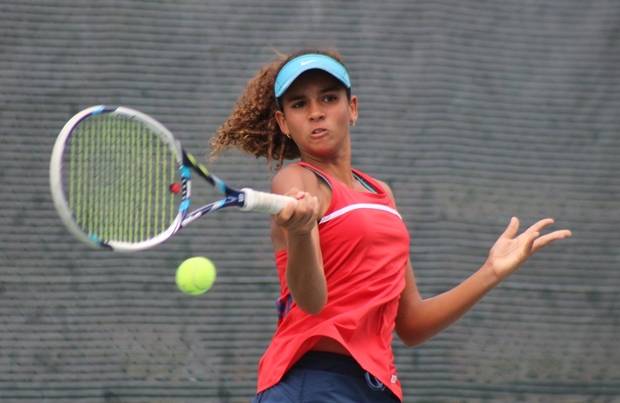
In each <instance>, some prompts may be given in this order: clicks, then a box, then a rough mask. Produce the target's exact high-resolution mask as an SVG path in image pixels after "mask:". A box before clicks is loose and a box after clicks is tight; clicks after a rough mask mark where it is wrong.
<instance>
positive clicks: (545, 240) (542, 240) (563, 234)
mask: <svg viewBox="0 0 620 403" xmlns="http://www.w3.org/2000/svg"><path fill="white" fill-rule="evenodd" d="M572 235H573V233H572V232H571V231H569V230H567V229H563V230H558V231H553V232H550V233H549V234H546V235H543V236H541V237H539V238H538V239H536V240H535V241H534V244H533V245H532V251H533V252H536V251H538V250H540V249H541V248H544V247H545V246H547V245H549V244H551V243H552V242H555V241H558V240H560V239H566V238H570V237H571V236H572Z"/></svg>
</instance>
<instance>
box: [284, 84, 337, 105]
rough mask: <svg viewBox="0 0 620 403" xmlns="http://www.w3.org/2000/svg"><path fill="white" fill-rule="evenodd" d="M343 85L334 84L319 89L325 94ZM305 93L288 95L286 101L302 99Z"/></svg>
mask: <svg viewBox="0 0 620 403" xmlns="http://www.w3.org/2000/svg"><path fill="white" fill-rule="evenodd" d="M341 87H342V86H341V85H339V84H334V85H330V86H328V87H325V88H323V89H322V90H321V91H319V93H321V94H324V93H326V92H332V91H338V90H339V89H340V88H341ZM304 98H305V95H303V94H297V95H296V94H293V95H292V96H290V97H287V99H286V102H294V101H299V100H301V99H304Z"/></svg>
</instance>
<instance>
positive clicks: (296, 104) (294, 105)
mask: <svg viewBox="0 0 620 403" xmlns="http://www.w3.org/2000/svg"><path fill="white" fill-rule="evenodd" d="M305 104H306V103H305V101H295V102H293V103H292V104H291V108H293V109H299V108H303V107H304V105H305Z"/></svg>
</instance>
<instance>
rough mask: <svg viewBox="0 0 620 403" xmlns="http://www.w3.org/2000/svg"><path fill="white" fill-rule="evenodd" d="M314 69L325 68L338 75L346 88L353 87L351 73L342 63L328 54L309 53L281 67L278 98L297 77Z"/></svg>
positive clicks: (276, 91) (276, 87) (278, 80)
mask: <svg viewBox="0 0 620 403" xmlns="http://www.w3.org/2000/svg"><path fill="white" fill-rule="evenodd" d="M312 69H319V70H323V71H325V72H327V73H329V74H331V75H332V76H334V77H336V78H337V79H338V80H339V81H340V82H341V83H342V84H343V85H344V86H345V87H346V88H351V79H350V78H349V73H348V72H347V69H346V68H345V67H344V66H343V65H342V63H340V62H338V61H337V60H336V59H334V58H332V57H329V56H326V55H322V54H318V53H308V54H305V55H302V56H298V57H295V58H293V59H291V60H289V61H288V62H287V63H286V64H285V65H284V66H283V67H282V68H281V69H280V72H279V73H278V75H277V76H276V83H275V85H274V91H275V94H276V98H280V97H281V96H282V94H284V92H285V91H286V90H287V89H288V88H289V87H290V86H291V84H293V82H294V81H295V80H296V79H297V77H299V76H300V75H301V74H302V73H304V72H306V71H308V70H312Z"/></svg>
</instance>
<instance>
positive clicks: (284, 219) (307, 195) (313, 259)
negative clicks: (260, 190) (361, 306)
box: [272, 167, 327, 314]
mask: <svg viewBox="0 0 620 403" xmlns="http://www.w3.org/2000/svg"><path fill="white" fill-rule="evenodd" d="M272 191H273V192H275V193H281V194H288V195H289V196H293V197H295V198H296V199H297V203H292V204H290V205H288V206H286V207H285V208H284V209H283V210H282V211H281V212H280V213H279V214H277V215H275V216H274V219H273V223H274V225H273V228H272V239H273V243H274V248H275V249H282V248H286V249H287V254H288V261H287V266H286V282H287V285H288V288H289V290H290V291H291V295H292V297H293V299H294V301H295V303H296V304H297V306H299V307H300V308H301V309H302V310H304V311H305V312H308V313H310V314H317V313H319V312H320V311H321V310H322V309H323V307H324V306H325V304H326V303H327V284H326V281H325V274H324V271H323V257H322V255H321V249H320V245H319V232H318V227H317V220H318V217H319V213H320V211H321V205H322V204H323V203H321V201H320V200H319V198H318V197H317V196H316V194H317V193H320V192H319V191H318V189H317V184H316V178H315V177H314V174H313V173H311V172H309V171H307V170H305V169H303V168H299V167H291V168H285V169H283V170H282V171H281V172H279V173H278V175H276V176H275V177H274V179H273V182H272Z"/></svg>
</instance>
